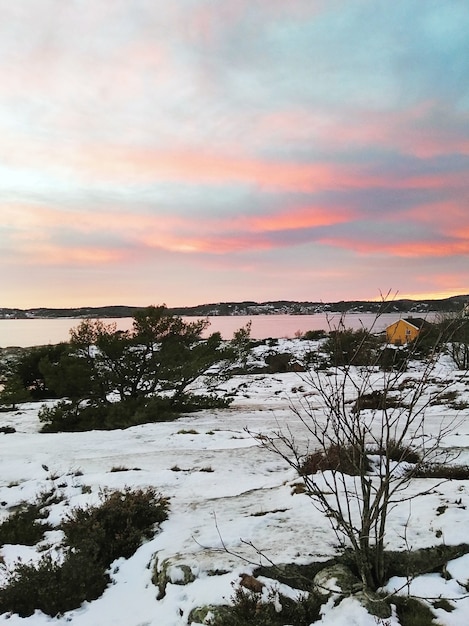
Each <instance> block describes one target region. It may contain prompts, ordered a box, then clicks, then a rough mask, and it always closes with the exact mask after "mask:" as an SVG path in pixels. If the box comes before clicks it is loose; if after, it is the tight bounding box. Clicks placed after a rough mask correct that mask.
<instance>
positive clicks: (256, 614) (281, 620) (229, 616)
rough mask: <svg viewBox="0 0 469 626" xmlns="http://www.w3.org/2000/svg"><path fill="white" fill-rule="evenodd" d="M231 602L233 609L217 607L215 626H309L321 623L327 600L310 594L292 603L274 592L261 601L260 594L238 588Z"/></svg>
mask: <svg viewBox="0 0 469 626" xmlns="http://www.w3.org/2000/svg"><path fill="white" fill-rule="evenodd" d="M231 601H232V605H231V606H223V607H218V610H216V612H215V615H214V618H213V620H212V621H211V622H210V623H211V624H212V626H283V624H291V626H309V624H311V623H314V622H316V621H317V620H319V618H320V609H321V606H322V603H323V602H325V597H324V596H323V597H322V598H321V597H319V596H317V595H315V594H313V593H310V594H300V595H299V596H298V598H297V599H296V600H293V599H291V598H287V597H286V596H283V595H281V594H279V593H277V592H276V591H274V590H272V591H270V592H269V593H268V595H267V598H263V597H262V598H261V594H259V593H256V592H253V591H250V590H248V589H244V588H243V587H241V586H239V587H237V588H236V590H235V592H234V594H233V596H232V598H231ZM279 604H280V606H281V610H280V611H279V610H278V606H279Z"/></svg>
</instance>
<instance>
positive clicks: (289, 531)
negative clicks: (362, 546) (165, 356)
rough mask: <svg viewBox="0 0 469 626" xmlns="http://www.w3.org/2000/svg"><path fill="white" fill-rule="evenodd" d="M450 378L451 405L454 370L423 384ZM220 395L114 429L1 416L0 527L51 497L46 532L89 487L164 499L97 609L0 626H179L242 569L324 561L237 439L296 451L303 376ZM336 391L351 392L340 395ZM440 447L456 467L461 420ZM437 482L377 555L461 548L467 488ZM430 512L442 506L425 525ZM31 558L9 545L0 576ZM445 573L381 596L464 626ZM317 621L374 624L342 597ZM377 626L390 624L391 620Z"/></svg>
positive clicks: (455, 585)
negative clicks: (157, 566) (160, 571)
mask: <svg viewBox="0 0 469 626" xmlns="http://www.w3.org/2000/svg"><path fill="white" fill-rule="evenodd" d="M311 347H312V346H310V345H306V343H305V342H301V341H300V340H288V341H287V340H284V341H282V340H281V341H280V342H279V346H277V347H276V349H277V350H278V351H292V350H297V351H298V350H299V349H301V350H303V351H308V350H310V349H311ZM263 349H264V351H265V348H262V347H259V348H257V349H256V355H255V358H256V360H259V361H261V360H262V356H263ZM418 367H419V366H418V365H417V364H415V365H414V368H413V371H412V372H410V373H409V377H413V378H415V377H417V376H418V375H419V370H418ZM376 376H379V373H377V374H376ZM451 376H453V377H454V379H455V380H456V381H457V383H456V384H457V389H458V390H459V396H458V399H459V400H465V399H468V400H469V387H468V379H467V378H466V377H465V375H464V373H462V372H453V371H452V370H451V367H450V364H449V363H448V362H443V363H442V364H441V370H440V372H438V377H437V375H436V374H434V376H433V377H434V378H435V383H434V384H437V382H438V378H439V379H440V380H445V381H447V380H448V378H450V377H451ZM225 387H226V388H227V389H229V390H230V391H232V392H233V393H234V398H235V400H234V402H233V404H232V405H231V406H230V408H228V409H223V410H206V411H202V412H199V413H195V414H191V415H186V416H183V417H181V418H180V419H178V420H176V421H174V422H164V423H157V424H146V425H141V426H136V427H133V428H129V429H127V430H115V431H93V432H84V433H57V434H42V433H40V432H39V429H40V423H39V421H38V419H37V414H38V410H39V408H40V405H38V404H34V403H27V404H23V405H21V407H20V409H19V410H17V411H15V412H11V413H3V414H2V422H3V424H5V425H11V426H14V427H15V428H16V431H17V432H16V433H14V434H8V435H0V502H1V508H0V518H5V517H6V515H7V511H8V510H9V509H10V508H11V507H14V506H17V505H18V504H20V503H21V502H23V501H27V500H34V499H35V498H36V497H37V495H38V494H40V493H41V492H44V491H46V490H50V489H52V488H53V489H56V490H57V491H58V492H59V493H60V494H62V495H63V498H64V499H63V500H62V501H61V502H60V503H58V504H52V505H51V506H50V509H49V511H50V512H49V518H48V521H49V522H50V523H51V524H52V525H56V524H58V523H59V522H60V520H61V519H62V518H63V517H64V516H65V515H66V514H67V512H68V511H70V510H71V509H72V508H74V507H77V506H85V505H87V504H96V503H97V502H99V498H100V494H101V493H102V491H103V490H106V489H118V488H124V487H131V488H139V487H148V486H152V487H155V488H156V489H157V490H158V491H159V492H160V493H162V494H163V495H165V496H168V497H169V498H170V512H169V517H168V520H167V521H165V522H164V523H163V524H162V525H161V528H160V530H159V532H158V533H157V534H156V535H155V536H154V538H153V539H151V540H150V541H147V542H145V543H144V544H143V545H142V546H141V547H140V548H139V549H138V550H137V552H136V553H135V554H134V555H133V556H132V557H131V558H129V559H127V560H125V559H119V560H117V561H116V562H114V563H113V564H112V566H111V568H110V575H111V579H112V584H110V585H109V586H108V588H107V589H106V591H105V593H104V594H103V596H102V597H101V598H99V599H97V600H95V601H93V602H90V603H84V604H83V605H82V606H81V607H80V608H79V609H76V610H73V611H69V612H67V613H66V614H65V615H63V616H58V617H56V618H51V617H48V616H45V615H44V614H42V613H41V612H40V611H37V612H36V613H35V614H34V615H33V616H31V617H29V618H26V619H22V618H20V617H19V616H17V615H8V614H7V615H1V616H0V624H1V623H5V624H7V623H8V625H9V626H18V625H20V624H21V625H22V624H25V623H27V624H28V625H31V626H42V625H46V624H47V625H49V624H51V623H54V624H56V625H57V626H65V625H66V624H67V625H68V624H72V625H73V626H75V625H76V626H90V625H94V624H96V625H97V624H99V625H100V626H111V625H112V626H179V625H180V626H183V625H185V624H187V618H188V616H189V613H190V612H191V610H192V609H194V608H195V607H198V606H202V605H206V604H211V605H216V604H221V603H228V602H229V601H230V598H231V597H232V595H233V591H234V589H233V585H234V584H236V583H237V582H238V581H239V575H240V574H241V573H246V572H247V573H250V572H252V571H253V570H254V569H255V567H256V566H258V565H259V564H269V561H270V562H274V563H278V564H282V563H290V562H296V563H301V564H307V563H311V562H313V561H322V560H327V559H328V558H330V557H331V556H333V555H334V554H336V551H337V540H336V537H335V535H334V532H333V531H332V529H331V527H330V526H329V523H328V521H327V520H326V519H325V518H324V516H323V515H322V514H321V513H320V512H319V511H317V510H316V509H315V507H314V506H313V505H312V503H311V501H310V500H309V498H308V497H307V496H306V495H305V494H301V493H295V491H294V489H293V486H294V484H295V483H297V482H299V480H298V476H297V475H295V472H294V471H293V470H292V469H291V468H290V467H289V465H288V464H287V463H286V462H285V461H284V460H282V459H281V458H280V457H278V456H275V455H273V454H272V453H271V452H269V451H268V450H266V449H265V448H264V447H262V446H260V445H259V444H258V441H257V440H256V439H255V438H254V437H253V436H251V435H250V434H249V432H247V430H246V429H248V430H249V431H250V432H254V433H258V432H259V433H265V434H267V435H272V434H273V433H275V432H276V431H278V430H280V429H286V428H288V429H290V431H291V432H292V434H293V435H294V436H295V439H296V440H297V441H298V442H299V444H300V445H302V444H304V445H306V444H307V433H306V432H305V429H304V426H303V425H302V424H301V421H300V420H299V418H298V417H297V416H296V415H295V414H294V413H293V412H292V411H291V403H298V402H299V401H300V399H301V398H303V399H304V398H307V399H308V400H309V401H310V402H313V404H314V405H315V406H316V405H318V406H319V404H318V402H319V400H318V398H317V397H316V396H314V395H310V394H311V389H310V388H308V385H307V382H305V380H304V377H303V376H302V375H299V374H295V373H286V374H274V375H268V374H255V375H243V376H235V377H233V378H232V379H230V380H229V381H228V382H227V383H225ZM299 389H301V391H299ZM347 392H348V393H349V394H350V396H352V395H353V390H352V389H351V388H350V389H348V390H347ZM466 414H467V411H466ZM459 417H460V414H457V413H456V412H455V411H451V409H450V408H449V407H448V406H447V405H435V406H432V407H430V408H429V410H428V415H427V418H428V429H429V432H435V429H437V428H438V427H439V425H440V423H441V421H442V420H451V419H453V418H459ZM443 443H444V445H445V446H446V447H447V448H448V449H454V450H457V451H459V452H460V453H461V455H460V459H459V462H467V461H468V460H469V420H466V421H460V422H459V423H458V426H457V431H455V432H452V433H450V434H449V435H448V436H447V437H446V438H445V440H444V442H443ZM123 468H125V469H124V470H123ZM116 469H119V470H120V471H116ZM113 470H114V471H113ZM440 482H441V481H437V480H435V481H434V488H432V489H430V490H429V493H428V494H427V495H421V496H418V497H416V498H415V499H412V500H404V499H403V501H402V502H401V503H400V504H399V505H398V506H397V507H396V508H394V509H393V510H392V512H391V513H390V517H389V530H388V538H387V539H388V548H389V549H394V550H397V549H399V550H402V549H405V548H406V547H409V546H410V547H411V548H413V549H416V548H420V547H427V546H432V545H436V544H439V543H446V544H459V543H463V542H466V543H469V530H468V509H467V506H468V505H469V494H468V489H469V485H468V483H467V482H466V481H448V482H446V483H444V484H439V483H440ZM422 484H423V483H422V481H421V480H415V481H413V482H412V483H411V484H410V485H409V486H408V488H407V489H408V492H407V494H406V495H413V494H418V493H419V492H420V491H421V490H422ZM428 484H429V483H428V479H426V482H425V485H426V486H428ZM442 506H445V507H446V508H445V509H444V512H443V513H440V514H438V508H439V507H442ZM440 510H441V509H440ZM61 538H62V534H61V532H60V531H56V530H53V531H49V532H47V533H46V536H45V539H44V541H43V542H42V544H41V546H39V548H41V547H42V549H43V550H48V549H49V550H51V551H52V553H54V554H57V555H59V553H58V552H57V546H58V545H59V544H60V540H61ZM225 548H226V549H225ZM54 551H55V552H54ZM41 554H43V552H41V553H39V552H38V551H37V549H36V548H35V547H26V546H17V545H6V546H4V547H3V548H2V549H1V551H0V557H1V559H3V561H4V563H5V566H6V567H7V568H8V567H11V566H12V565H13V564H14V562H15V561H16V560H17V559H18V558H21V560H22V561H23V562H27V561H30V560H32V561H34V560H37V559H38V558H40V556H41ZM1 559H0V560H1ZM155 559H158V562H159V563H161V562H162V561H164V560H165V559H169V560H170V563H171V566H170V576H171V581H172V582H170V583H168V585H167V588H166V594H165V596H164V597H163V598H161V599H159V600H158V599H157V596H158V589H157V587H156V586H155V585H154V584H153V583H152V581H151V577H152V570H153V566H154V563H155ZM182 565H185V566H188V567H189V568H190V569H191V571H192V573H193V575H194V580H193V581H192V582H189V583H187V584H181V583H183V582H184V580H183V570H182V569H181V566H182ZM219 572H226V573H219ZM447 572H448V573H449V574H450V576H451V579H450V580H445V579H444V578H443V577H442V576H440V575H439V574H427V575H424V576H419V577H417V578H416V579H415V580H413V581H411V582H409V581H407V580H406V579H402V578H393V579H391V580H390V581H389V582H388V584H387V586H386V589H387V590H388V591H391V590H397V589H400V591H399V593H407V591H408V589H409V588H410V591H411V593H413V594H415V595H417V596H423V597H428V596H431V597H434V598H440V597H443V598H445V597H447V598H450V599H451V602H452V603H453V605H454V606H455V610H454V611H453V612H451V613H450V612H447V611H445V610H443V609H433V610H434V612H435V613H436V614H437V615H438V620H439V622H440V623H441V625H442V626H464V625H466V624H467V612H468V610H469V599H468V598H467V597H466V595H467V591H466V590H465V588H464V585H466V584H467V582H468V581H469V555H466V556H463V557H461V558H458V559H455V560H453V561H452V562H450V563H448V565H447ZM3 575H4V573H3ZM1 576H2V571H1V570H0V577H1ZM262 580H263V581H264V582H265V583H266V584H267V585H268V586H269V585H270V586H273V588H275V589H280V588H281V590H282V593H285V595H287V594H290V595H292V596H294V595H295V594H298V592H297V590H292V589H289V588H286V587H285V586H280V585H279V583H277V582H275V581H269V580H268V579H262ZM0 582H1V578H0ZM318 623H320V624H322V625H324V626H376V624H377V619H376V618H375V617H374V616H372V615H369V614H368V613H367V611H366V610H365V609H364V608H363V607H362V606H361V605H360V604H359V603H358V601H357V600H355V599H354V598H344V599H342V600H341V601H340V598H338V597H336V596H334V595H333V596H332V598H331V599H330V600H329V601H328V603H327V604H326V605H324V606H323V609H322V616H321V621H320V622H318ZM378 623H379V622H378ZM385 623H386V624H388V625H389V626H399V621H398V619H397V617H396V616H395V615H393V616H392V617H391V618H389V619H388V620H386V621H385Z"/></svg>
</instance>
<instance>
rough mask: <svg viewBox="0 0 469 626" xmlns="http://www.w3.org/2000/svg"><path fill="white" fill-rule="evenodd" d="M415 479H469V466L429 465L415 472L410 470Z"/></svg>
mask: <svg viewBox="0 0 469 626" xmlns="http://www.w3.org/2000/svg"><path fill="white" fill-rule="evenodd" d="M409 472H410V473H411V474H412V477H413V478H441V479H447V480H467V479H469V465H444V464H443V463H427V464H425V465H422V466H420V467H418V468H417V469H415V470H409Z"/></svg>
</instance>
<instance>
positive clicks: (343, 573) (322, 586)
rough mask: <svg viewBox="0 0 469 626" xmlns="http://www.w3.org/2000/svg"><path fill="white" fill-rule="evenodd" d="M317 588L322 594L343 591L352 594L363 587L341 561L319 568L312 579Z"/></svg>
mask: <svg viewBox="0 0 469 626" xmlns="http://www.w3.org/2000/svg"><path fill="white" fill-rule="evenodd" d="M313 583H314V586H315V587H316V588H317V590H318V591H319V592H320V593H322V594H324V595H327V594H331V593H334V592H335V593H343V594H352V593H355V592H357V591H359V590H361V588H362V587H363V585H362V583H361V581H360V580H359V579H358V578H357V577H356V576H355V575H354V574H352V572H351V570H350V569H349V568H348V567H347V566H346V565H342V564H341V563H337V564H335V565H329V566H328V567H325V568H324V569H322V570H320V571H319V572H318V573H317V574H316V576H315V577H314V580H313Z"/></svg>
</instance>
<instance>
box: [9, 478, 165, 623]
mask: <svg viewBox="0 0 469 626" xmlns="http://www.w3.org/2000/svg"><path fill="white" fill-rule="evenodd" d="M47 501H50V498H49V499H48V500H47ZM167 510H168V500H167V499H166V498H164V497H163V496H161V495H159V494H157V493H156V492H155V491H154V490H153V489H146V490H137V491H130V490H129V489H126V490H124V491H115V492H112V493H110V494H108V495H106V496H104V497H103V501H102V503H101V504H100V506H98V507H89V508H86V509H84V508H79V509H75V511H73V512H72V513H71V514H70V515H69V516H68V518H67V519H66V520H65V521H64V522H63V524H62V530H63V531H64V533H65V536H66V542H67V544H68V545H67V547H66V548H65V556H64V559H63V560H62V561H60V562H58V561H56V560H54V559H53V558H52V557H51V555H47V554H46V555H45V556H43V557H42V559H41V560H40V561H39V562H38V563H36V564H31V563H21V562H18V563H16V566H15V567H14V569H13V570H12V571H11V572H10V573H9V575H8V577H7V580H6V584H5V585H4V587H3V588H2V589H0V612H1V613H4V612H6V611H12V612H14V613H18V614H19V615H20V616H22V617H28V616H29V615H32V614H33V613H34V611H35V610H36V609H40V610H42V611H43V612H44V613H47V614H48V615H50V616H55V615H57V614H58V613H63V612H64V611H69V610H71V609H75V608H77V607H79V606H80V605H81V604H82V603H83V602H84V601H85V600H88V601H90V600H94V599H96V598H98V597H99V596H100V595H101V594H102V593H103V591H104V589H105V588H106V586H107V584H108V583H109V576H108V575H107V573H106V570H107V568H108V567H109V565H110V564H111V563H112V561H114V560H115V559H116V558H119V557H124V558H129V557H130V556H132V554H133V553H134V552H135V550H137V548H138V547H139V546H140V544H141V542H142V540H143V539H148V538H150V537H151V536H152V535H153V533H154V530H155V525H156V524H159V523H160V522H162V521H164V520H165V519H166V518H167Z"/></svg>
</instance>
